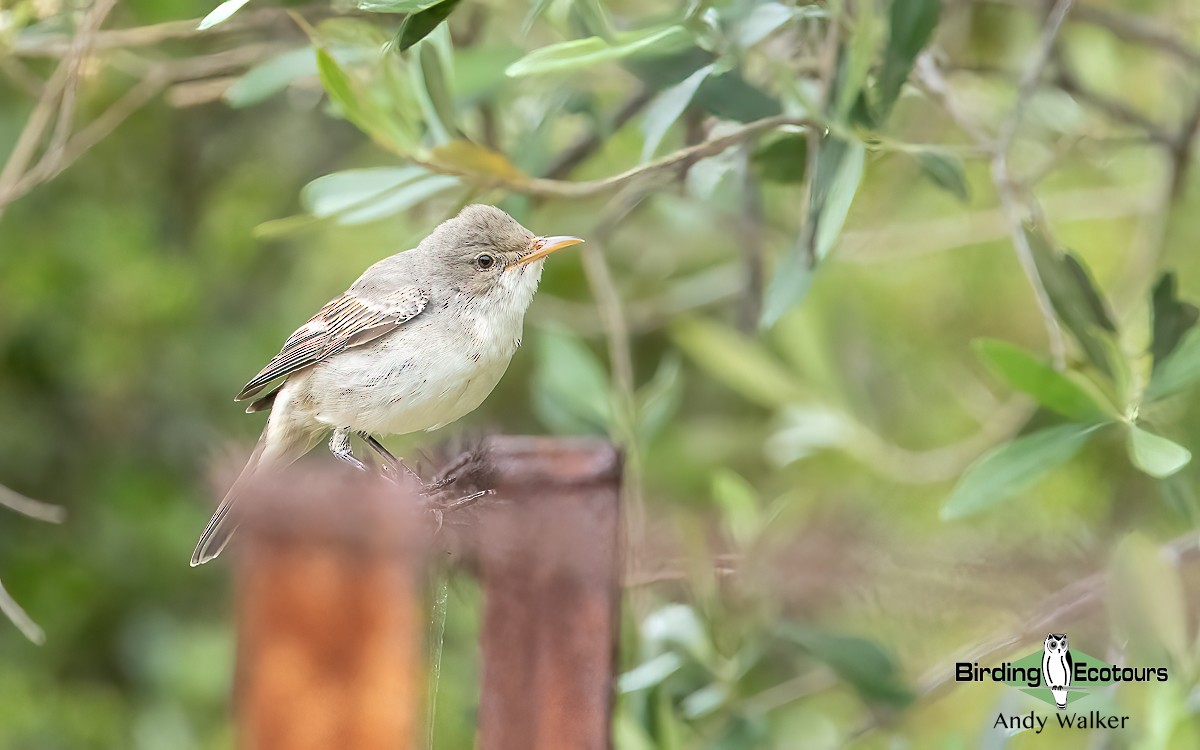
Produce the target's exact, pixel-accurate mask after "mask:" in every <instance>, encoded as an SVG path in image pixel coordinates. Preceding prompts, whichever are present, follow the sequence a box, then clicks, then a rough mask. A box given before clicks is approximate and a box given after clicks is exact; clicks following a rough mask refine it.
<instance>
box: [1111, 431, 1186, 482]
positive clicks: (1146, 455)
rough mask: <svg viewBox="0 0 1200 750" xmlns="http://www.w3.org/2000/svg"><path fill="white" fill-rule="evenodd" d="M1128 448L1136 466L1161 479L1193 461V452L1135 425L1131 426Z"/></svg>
mask: <svg viewBox="0 0 1200 750" xmlns="http://www.w3.org/2000/svg"><path fill="white" fill-rule="evenodd" d="M1126 447H1127V449H1128V450H1129V458H1130V459H1131V460H1132V461H1133V465H1134V466H1136V467H1138V468H1139V469H1141V470H1142V471H1144V472H1146V473H1147V474H1149V475H1150V476H1152V477H1157V478H1159V479H1162V478H1163V477H1169V476H1171V475H1172V474H1174V473H1175V472H1177V471H1179V470H1180V469H1182V468H1183V467H1184V466H1187V463H1188V461H1191V460H1192V453H1191V451H1189V450H1188V449H1187V448H1184V447H1183V446H1182V445H1180V444H1179V443H1176V442H1174V441H1173V440H1168V439H1166V438H1165V437H1162V436H1161V435H1155V434H1154V433H1153V432H1147V431H1146V430H1143V429H1142V428H1141V427H1138V426H1137V425H1134V424H1131V425H1129V437H1128V442H1127V444H1126Z"/></svg>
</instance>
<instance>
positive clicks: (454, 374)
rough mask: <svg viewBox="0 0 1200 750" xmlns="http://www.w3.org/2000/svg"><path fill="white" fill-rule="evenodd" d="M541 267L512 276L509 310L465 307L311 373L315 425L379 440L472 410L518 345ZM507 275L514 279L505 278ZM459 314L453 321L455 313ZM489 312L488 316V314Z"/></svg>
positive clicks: (427, 318) (308, 386)
mask: <svg viewBox="0 0 1200 750" xmlns="http://www.w3.org/2000/svg"><path fill="white" fill-rule="evenodd" d="M530 265H531V266H533V265H538V266H539V267H538V268H536V269H535V268H532V267H531V268H530V269H528V272H526V273H522V272H521V270H514V271H513V272H512V273H513V278H512V279H511V282H510V283H513V284H519V285H521V287H529V289H528V292H527V294H524V293H520V292H526V289H524V288H521V289H519V290H518V289H513V290H510V291H511V292H519V293H515V294H513V293H510V294H504V295H502V296H501V298H502V300H503V301H504V302H505V303H506V304H495V300H492V301H491V304H486V305H485V304H484V301H480V303H479V304H472V305H463V306H458V307H457V308H452V307H448V308H446V309H445V310H437V311H434V312H433V314H423V315H421V316H418V317H417V318H415V319H414V320H413V321H412V322H410V323H408V324H406V325H404V326H402V327H401V328H400V329H398V330H397V331H395V332H394V333H391V334H388V335H387V336H385V337H383V338H381V339H379V340H377V341H375V342H372V343H371V344H370V345H367V346H363V347H359V348H355V349H350V350H347V351H345V352H343V353H341V354H338V355H336V356H334V357H331V358H330V359H328V360H326V361H325V362H322V363H321V364H319V365H316V366H315V367H313V368H312V370H311V371H310V373H309V375H308V377H307V378H305V379H304V380H305V388H304V391H305V392H306V394H305V395H307V396H308V399H306V400H307V402H308V403H309V405H310V415H309V418H311V419H313V420H314V421H316V422H318V423H320V424H324V425H326V426H329V427H334V428H337V427H350V428H351V429H354V430H359V431H363V432H369V433H372V434H376V435H392V434H405V433H409V432H418V431H420V430H433V429H436V428H438V427H441V426H443V425H446V424H449V423H450V422H453V421H455V420H457V419H459V418H461V417H463V416H465V415H466V414H469V413H470V412H472V411H474V410H475V408H477V407H478V406H479V405H480V404H481V403H483V401H484V399H486V398H487V397H488V395H489V394H490V393H491V392H492V389H494V388H495V387H496V383H498V382H499V381H500V378H501V377H502V376H503V375H504V372H505V370H507V369H508V363H509V361H510V360H511V359H512V355H513V353H514V352H515V351H516V350H517V347H518V346H520V341H521V329H522V325H523V322H524V316H525V309H526V307H527V306H528V300H529V299H530V298H532V296H533V290H534V289H536V286H537V277H538V276H539V275H540V272H541V268H540V264H530ZM502 273H505V274H506V275H507V274H508V273H510V272H508V271H505V272H502ZM455 309H457V313H454V314H452V312H451V311H452V310H455ZM485 310H486V312H485Z"/></svg>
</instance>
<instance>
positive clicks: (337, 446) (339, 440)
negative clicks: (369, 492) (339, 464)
mask: <svg viewBox="0 0 1200 750" xmlns="http://www.w3.org/2000/svg"><path fill="white" fill-rule="evenodd" d="M329 452H330V453H332V454H333V455H334V457H335V458H338V459H340V460H342V461H345V462H346V463H348V464H350V465H351V466H353V467H354V468H356V469H358V470H359V471H366V470H367V465H366V464H364V463H363V462H362V461H359V460H358V459H357V458H355V457H354V452H353V451H352V450H350V428H349V427H339V428H338V429H336V430H334V431H333V437H331V438H329Z"/></svg>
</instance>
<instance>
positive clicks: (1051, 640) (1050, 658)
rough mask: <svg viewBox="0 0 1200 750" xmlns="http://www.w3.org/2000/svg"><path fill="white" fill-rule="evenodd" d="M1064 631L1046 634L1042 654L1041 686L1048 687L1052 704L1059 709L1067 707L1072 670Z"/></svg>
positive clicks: (1072, 666) (1072, 665)
mask: <svg viewBox="0 0 1200 750" xmlns="http://www.w3.org/2000/svg"><path fill="white" fill-rule="evenodd" d="M1074 668H1075V667H1074V664H1073V663H1072V661H1071V652H1070V650H1069V649H1068V643H1067V634H1066V633H1051V634H1049V635H1047V636H1046V649H1045V652H1044V653H1043V654H1042V686H1043V687H1047V688H1050V694H1051V695H1053V696H1054V704H1055V705H1056V706H1058V708H1059V709H1064V708H1066V707H1067V691H1068V688H1070V687H1071V673H1072V672H1073V671H1074Z"/></svg>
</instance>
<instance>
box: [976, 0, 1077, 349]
mask: <svg viewBox="0 0 1200 750" xmlns="http://www.w3.org/2000/svg"><path fill="white" fill-rule="evenodd" d="M1073 5H1074V0H1058V2H1056V3H1055V4H1054V8H1053V9H1052V10H1051V11H1050V15H1049V16H1048V17H1047V18H1046V25H1045V27H1044V28H1043V29H1042V36H1041V38H1040V40H1039V42H1038V46H1037V49H1036V51H1035V52H1034V56H1033V60H1032V61H1031V62H1030V63H1029V66H1028V67H1027V68H1026V69H1025V72H1024V74H1022V76H1021V82H1020V84H1019V85H1018V86H1017V99H1016V101H1015V102H1014V103H1013V108H1012V112H1011V113H1010V114H1009V116H1008V119H1007V120H1005V121H1004V123H1003V124H1002V125H1001V126H1000V132H999V134H998V135H997V136H996V143H995V146H994V149H995V152H994V155H993V157H992V181H993V182H994V183H995V184H996V190H997V192H998V193H999V195H1000V206H1001V208H1003V209H1004V213H1005V214H1006V215H1007V216H1008V222H1009V226H1010V229H1011V234H1012V242H1013V247H1014V248H1015V249H1016V251H1017V260H1018V261H1019V262H1020V264H1021V269H1022V270H1023V271H1024V272H1025V276H1026V278H1027V279H1028V280H1029V285H1030V286H1031V287H1033V294H1034V298H1035V299H1036V300H1037V304H1038V309H1039V310H1040V311H1041V313H1042V320H1043V322H1044V323H1045V325H1046V336H1047V337H1048V339H1049V344H1050V356H1051V359H1052V360H1053V361H1054V366H1055V368H1056V369H1059V370H1061V369H1063V368H1064V367H1066V362H1067V346H1066V341H1065V339H1064V337H1063V332H1062V327H1061V326H1059V324H1058V317H1057V316H1056V315H1055V314H1054V305H1053V303H1052V302H1051V301H1050V295H1049V294H1048V293H1047V292H1046V286H1045V284H1044V283H1042V277H1041V276H1040V275H1039V274H1038V270H1037V263H1036V262H1035V261H1034V259H1033V249H1032V248H1030V247H1029V240H1028V239H1027V238H1026V237H1025V228H1024V226H1023V222H1022V217H1021V211H1020V209H1019V208H1018V207H1017V201H1018V198H1017V194H1016V189H1015V186H1014V184H1013V181H1012V178H1011V177H1010V176H1009V173H1008V150H1009V149H1010V148H1011V147H1012V144H1013V140H1014V139H1015V138H1016V135H1017V129H1018V128H1019V127H1020V126H1021V118H1022V116H1023V115H1024V113H1025V107H1026V106H1027V105H1028V103H1029V99H1030V97H1031V96H1032V95H1033V92H1034V89H1035V88H1037V83H1038V79H1039V78H1041V75H1042V71H1043V70H1044V69H1045V67H1046V63H1047V62H1048V61H1049V60H1050V54H1051V51H1052V50H1053V48H1054V40H1055V39H1057V38H1058V32H1059V30H1060V29H1061V28H1062V25H1063V22H1064V21H1065V20H1066V18H1067V14H1068V13H1070V12H1071V7H1072V6H1073Z"/></svg>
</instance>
